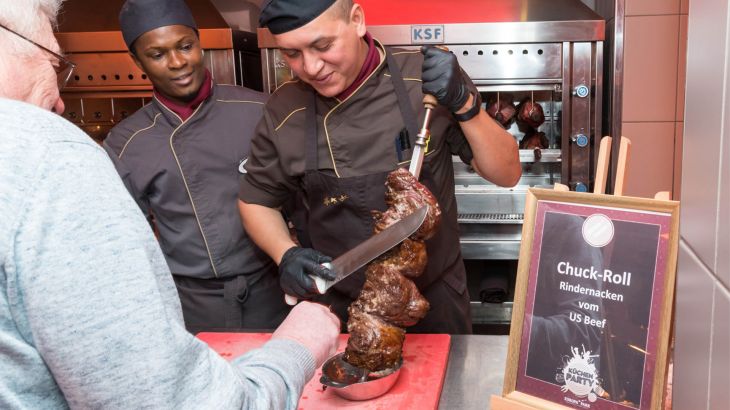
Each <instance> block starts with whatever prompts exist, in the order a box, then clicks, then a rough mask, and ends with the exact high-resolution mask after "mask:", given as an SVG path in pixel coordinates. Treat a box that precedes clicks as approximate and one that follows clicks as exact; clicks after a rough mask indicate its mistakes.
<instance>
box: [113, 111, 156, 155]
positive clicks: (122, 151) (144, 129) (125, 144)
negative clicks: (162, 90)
mask: <svg viewBox="0 0 730 410" xmlns="http://www.w3.org/2000/svg"><path fill="white" fill-rule="evenodd" d="M160 115H162V113H161V112H158V113H157V115H155V118H154V119H153V120H152V125H150V126H149V127H145V128H142V129H141V130H137V131H135V132H134V134H132V136H131V137H129V139H128V140H127V142H125V143H124V146H123V147H122V150H121V151H119V159H122V155H124V150H126V149H127V145H129V143H130V142H132V140H133V139H134V137H135V136H136V135H137V134H139V133H140V132H142V131H147V130H148V129H150V128H152V127H154V126H155V124H157V117H159V116H160Z"/></svg>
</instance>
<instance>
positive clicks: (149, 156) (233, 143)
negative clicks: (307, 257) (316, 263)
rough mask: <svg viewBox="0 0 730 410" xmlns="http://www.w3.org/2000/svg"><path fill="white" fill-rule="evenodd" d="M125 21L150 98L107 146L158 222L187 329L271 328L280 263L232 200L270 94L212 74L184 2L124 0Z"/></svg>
mask: <svg viewBox="0 0 730 410" xmlns="http://www.w3.org/2000/svg"><path fill="white" fill-rule="evenodd" d="M119 21H120V25H121V28H122V34H123V37H124V41H125V42H126V44H127V47H128V48H129V51H130V55H131V57H132V59H133V60H134V62H135V64H137V66H138V67H139V68H140V69H141V70H142V71H143V72H144V73H145V74H147V77H148V78H149V79H150V81H151V82H152V85H153V87H154V88H153V98H152V101H151V102H150V103H149V104H147V105H146V106H144V107H143V108H142V109H140V110H138V111H137V112H135V113H134V114H133V115H132V116H130V117H129V118H127V119H125V120H124V121H122V122H120V123H119V124H118V125H117V126H115V127H114V128H113V129H112V130H111V132H110V133H109V135H108V137H107V138H106V140H105V142H104V148H105V149H106V150H107V152H108V153H109V156H110V157H111V158H112V160H113V161H114V163H115V165H116V167H117V170H118V172H119V174H120V176H121V177H122V179H123V180H124V183H125V185H126V187H127V189H128V190H129V192H130V193H131V194H132V196H133V197H134V199H135V200H136V201H137V204H138V205H139V207H140V208H141V209H142V211H143V212H144V214H145V215H147V216H148V217H149V218H151V220H153V221H154V222H153V223H154V226H155V228H156V229H157V231H158V232H159V242H160V246H161V247H162V250H163V252H164V254H165V257H166V260H167V263H168V265H169V267H170V270H171V271H172V273H173V278H174V280H175V284H176V286H177V290H178V294H179V296H180V301H181V302H182V308H183V315H184V318H185V324H186V327H187V329H188V330H189V331H191V332H193V333H195V332H200V331H216V330H217V331H222V330H236V329H242V328H246V329H273V328H275V327H276V326H278V325H279V323H281V321H282V320H283V319H284V317H285V316H286V314H287V313H288V307H287V305H286V304H285V303H284V301H283V298H284V294H283V292H282V290H281V288H280V287H279V284H278V280H277V278H276V274H277V271H276V265H275V264H274V263H273V261H272V260H271V258H269V257H268V255H266V254H265V253H264V252H262V251H261V249H259V248H258V247H257V246H256V245H255V244H254V243H253V241H252V240H251V239H250V238H249V236H248V235H247V234H246V232H245V231H244V230H243V227H242V225H241V219H240V216H239V214H238V210H237V207H236V197H237V192H238V182H237V181H238V174H239V166H240V163H241V162H242V161H245V159H246V156H247V155H248V151H249V143H250V139H251V136H252V135H253V130H254V127H255V126H256V123H257V122H258V121H259V119H260V118H261V113H262V108H263V103H264V101H265V96H264V95H263V94H261V93H259V92H256V91H253V90H248V89H245V88H241V87H236V86H228V85H218V84H215V83H214V82H213V80H212V78H211V73H210V72H209V71H208V70H207V69H206V68H205V67H204V66H203V55H204V52H203V49H201V47H200V39H199V36H198V31H197V28H196V24H195V21H194V20H193V16H192V14H191V12H190V10H189V9H188V7H187V6H186V4H185V2H184V1H183V0H127V1H126V2H125V3H124V5H123V6H122V10H121V12H120V14H119Z"/></svg>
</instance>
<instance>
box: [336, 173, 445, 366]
mask: <svg viewBox="0 0 730 410" xmlns="http://www.w3.org/2000/svg"><path fill="white" fill-rule="evenodd" d="M385 186H386V193H385V203H386V205H387V206H388V208H387V209H386V210H385V211H384V212H378V211H373V218H374V219H375V228H374V233H378V232H380V231H382V230H383V229H385V228H387V227H388V226H390V225H392V224H393V223H395V222H397V221H399V220H400V219H402V218H404V217H406V216H408V215H410V214H411V213H413V211H415V210H416V209H418V208H420V207H422V206H424V205H428V206H429V211H428V214H427V215H426V220H425V221H424V222H423V224H422V225H421V227H420V228H419V229H418V230H417V231H416V232H415V233H414V234H413V235H411V236H410V237H409V238H408V239H406V240H404V241H403V242H401V244H400V245H398V246H396V247H395V248H393V249H391V250H390V251H389V252H387V253H385V254H384V255H382V256H381V257H380V258H378V259H376V260H375V261H373V262H371V263H370V264H369V265H368V267H367V270H366V271H365V285H364V286H363V288H362V290H361V291H360V295H359V296H358V298H357V299H356V300H355V301H354V302H353V303H352V304H351V305H350V307H349V309H348V312H349V314H350V318H349V320H348V321H347V330H348V332H349V333H350V339H349V340H348V342H347V348H346V349H345V356H344V360H345V361H346V362H348V363H350V364H351V365H353V366H357V367H360V368H364V369H368V370H369V371H371V372H375V371H379V370H384V369H389V368H392V367H394V366H395V365H396V364H397V363H398V361H399V360H400V358H401V353H402V349H403V340H404V338H405V333H406V332H405V329H404V327H407V326H413V325H414V324H416V322H418V321H419V320H420V319H422V318H423V317H424V316H426V313H428V309H429V304H428V301H427V300H426V299H425V298H424V297H423V295H421V293H420V292H419V291H418V288H417V287H416V285H415V283H413V281H412V280H411V279H412V278H416V277H418V276H419V275H421V274H422V273H423V271H424V269H425V268H426V262H427V260H428V258H427V256H426V244H425V242H424V241H425V240H427V239H429V238H431V237H432V236H433V235H434V234H435V233H436V229H437V228H438V225H439V221H440V220H441V209H440V208H439V205H438V202H437V201H436V198H435V197H434V196H433V194H432V193H431V192H430V191H429V190H428V189H427V188H426V187H425V186H423V185H422V184H421V183H420V182H418V180H416V178H415V177H414V176H413V175H411V173H410V172H408V170H406V169H403V168H398V169H396V170H395V171H393V172H391V173H390V174H389V175H388V178H387V180H386V183H385Z"/></svg>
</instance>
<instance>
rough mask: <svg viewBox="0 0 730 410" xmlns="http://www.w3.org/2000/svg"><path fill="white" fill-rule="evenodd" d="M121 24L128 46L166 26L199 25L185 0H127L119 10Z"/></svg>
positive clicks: (196, 28) (194, 28) (195, 26)
mask: <svg viewBox="0 0 730 410" xmlns="http://www.w3.org/2000/svg"><path fill="white" fill-rule="evenodd" d="M119 25H120V26H121V27H122V36H123V37H124V42H125V43H127V47H128V48H129V49H130V50H132V44H133V43H134V41H135V40H137V39H138V38H139V36H141V35H142V34H144V33H146V32H148V31H150V30H154V29H156V28H160V27H165V26H176V25H181V26H188V27H190V28H192V29H193V30H195V31H197V30H198V26H197V25H196V24H195V19H193V15H192V13H191V12H190V9H189V8H188V6H187V4H185V1H184V0H127V1H125V2H124V5H123V6H122V11H120V12H119Z"/></svg>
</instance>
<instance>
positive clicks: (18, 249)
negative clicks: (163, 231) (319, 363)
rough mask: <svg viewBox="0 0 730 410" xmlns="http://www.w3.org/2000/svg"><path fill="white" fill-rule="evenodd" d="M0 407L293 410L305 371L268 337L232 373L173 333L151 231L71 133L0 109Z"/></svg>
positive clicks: (176, 313) (172, 303) (174, 307)
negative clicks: (268, 339)
mask: <svg viewBox="0 0 730 410" xmlns="http://www.w3.org/2000/svg"><path fill="white" fill-rule="evenodd" d="M0 130H2V131H0V408H1V409H26V408H32V409H46V408H65V407H72V408H126V409H139V408H152V409H167V408H169V409H187V408H195V409H227V408H231V409H233V408H236V409H240V408H245V409H248V408H262V409H264V408H265V409H281V408H296V405H297V402H298V399H299V395H300V394H301V391H302V388H303V386H304V384H305V383H306V381H307V380H309V379H310V378H311V377H312V375H313V374H314V369H315V368H314V359H313V357H312V355H311V354H310V353H309V351H308V350H307V349H306V348H304V346H302V345H299V344H297V343H295V342H292V341H289V340H282V339H279V340H272V341H270V342H269V343H267V344H266V345H264V346H263V347H262V348H260V349H256V350H254V351H251V352H249V353H248V354H246V355H244V356H242V357H241V358H239V359H237V360H235V361H234V362H233V363H232V364H229V363H227V362H226V361H225V360H223V359H222V358H221V357H220V356H219V355H218V354H217V353H216V352H214V351H213V350H211V349H209V348H208V347H207V345H205V344H204V343H203V342H201V341H199V340H198V339H196V338H195V337H193V336H192V335H191V334H189V333H187V332H186V331H185V327H184V325H183V321H182V314H181V310H180V304H179V301H178V298H177V293H176V290H175V286H174V284H173V282H172V278H171V277H170V272H169V270H168V268H167V265H166V263H165V260H164V258H163V256H162V253H161V252H160V249H159V247H158V245H157V243H156V241H155V239H154V237H153V234H152V232H151V230H150V227H149V225H148V224H147V222H146V221H145V218H144V217H143V215H142V213H141V212H140V210H139V208H138V207H137V206H136V204H135V203H134V201H133V200H132V198H131V197H130V196H129V194H128V193H127V191H126V189H125V188H124V186H123V185H122V182H121V181H120V179H119V176H118V175H117V173H116V171H115V169H114V167H113V166H112V164H111V162H110V160H109V158H108V157H107V155H106V153H105V152H104V151H103V150H102V149H101V148H100V147H99V146H97V145H96V144H95V143H94V142H93V141H92V140H91V139H90V138H88V137H87V136H86V135H85V134H84V133H83V132H81V131H80V130H79V129H78V128H77V127H75V126H74V125H73V124H71V123H69V122H67V121H65V120H64V119H62V118H61V117H60V116H58V115H55V114H52V113H49V112H47V111H44V110H41V109H39V108H36V107H34V106H31V105H28V104H24V103H20V102H17V101H9V100H3V99H0Z"/></svg>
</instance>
